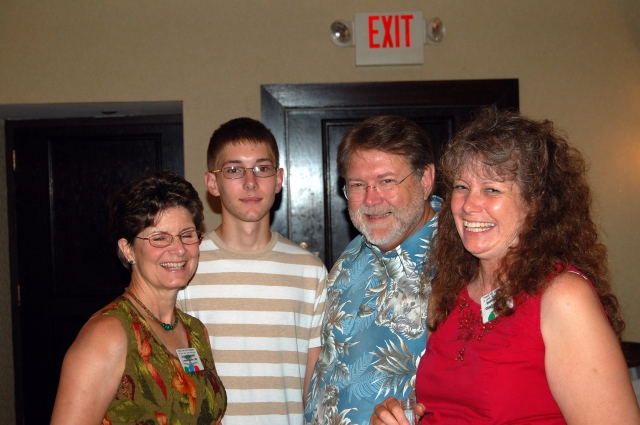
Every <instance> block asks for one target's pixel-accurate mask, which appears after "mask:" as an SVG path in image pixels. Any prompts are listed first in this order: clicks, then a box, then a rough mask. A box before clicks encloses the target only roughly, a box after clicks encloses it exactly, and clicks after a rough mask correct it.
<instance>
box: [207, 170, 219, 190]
mask: <svg viewBox="0 0 640 425" xmlns="http://www.w3.org/2000/svg"><path fill="white" fill-rule="evenodd" d="M204 184H205V185H206V186H207V190H208V191H209V193H210V194H212V195H213V196H220V191H219V190H218V180H216V174H215V173H210V172H209V171H207V172H206V173H204Z"/></svg>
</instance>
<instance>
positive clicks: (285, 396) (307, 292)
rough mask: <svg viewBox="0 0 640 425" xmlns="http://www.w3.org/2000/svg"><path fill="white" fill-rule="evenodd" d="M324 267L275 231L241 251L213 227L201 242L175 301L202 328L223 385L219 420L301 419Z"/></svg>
mask: <svg viewBox="0 0 640 425" xmlns="http://www.w3.org/2000/svg"><path fill="white" fill-rule="evenodd" d="M326 276H327V271H326V269H325V267H324V265H323V264H322V262H321V261H320V260H319V259H318V258H317V257H316V256H314V255H312V254H310V253H309V252H308V251H306V250H303V249H302V248H300V247H299V246H297V245H296V244H294V243H293V242H291V241H289V240H287V239H285V238H283V237H282V236H280V235H278V234H277V233H273V234H272V239H271V241H270V242H269V244H267V246H265V247H263V248H261V249H259V250H256V251H249V252H240V251H237V250H234V249H232V248H230V247H228V246H226V245H225V244H224V243H223V242H222V241H221V240H220V239H219V238H218V236H217V235H216V234H215V233H214V232H211V234H210V235H208V236H207V237H205V239H204V240H203V241H202V244H201V245H200V262H199V265H198V271H197V273H196V276H195V277H194V278H193V280H192V281H191V283H190V284H189V286H188V287H187V288H186V289H185V290H184V291H181V292H180V293H179V294H178V307H179V308H181V309H182V310H185V311H186V312H188V313H189V314H192V315H193V316H196V317H197V318H199V319H200V320H201V321H202V322H203V323H204V324H205V325H206V327H207V330H208V332H209V335H210V342H211V347H212V351H213V357H214V361H215V362H216V368H217V371H218V375H219V376H220V378H221V379H222V382H223V384H224V386H225V388H226V390H227V400H228V407H227V413H226V414H225V417H224V419H223V424H224V425H234V424H243V425H246V424H251V423H256V424H258V423H259V424H265V423H268V424H275V425H278V424H283V425H285V424H286V425H294V424H295V425H299V424H301V423H302V413H303V408H302V386H303V384H304V376H305V371H306V364H307V352H308V350H309V348H313V347H319V346H320V332H321V324H322V316H323V311H324V302H325V299H326V288H325V286H326Z"/></svg>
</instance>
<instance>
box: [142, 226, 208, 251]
mask: <svg viewBox="0 0 640 425" xmlns="http://www.w3.org/2000/svg"><path fill="white" fill-rule="evenodd" d="M175 236H176V237H177V238H179V239H180V242H182V243H183V244H184V245H194V244H197V243H198V242H200V239H202V232H199V231H197V230H185V231H184V232H182V233H180V234H179V235H175ZM136 238H138V239H146V240H148V241H149V243H150V244H151V246H153V247H155V248H166V247H168V246H169V245H171V244H172V243H173V235H170V234H168V233H165V232H158V233H153V234H152V235H150V236H149V237H146V238H141V237H140V236H136Z"/></svg>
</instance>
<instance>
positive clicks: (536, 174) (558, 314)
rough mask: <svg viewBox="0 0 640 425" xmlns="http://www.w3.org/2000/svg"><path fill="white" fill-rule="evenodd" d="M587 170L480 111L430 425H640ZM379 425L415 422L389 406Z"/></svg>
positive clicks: (516, 118)
mask: <svg viewBox="0 0 640 425" xmlns="http://www.w3.org/2000/svg"><path fill="white" fill-rule="evenodd" d="M586 168H587V167H586V165H585V161H584V159H583V157H582V155H581V154H580V153H579V152H578V151H577V150H576V149H574V148H572V147H570V146H569V145H568V144H567V142H566V140H564V138H562V137H561V136H560V135H558V133H557V132H556V131H555V130H554V128H553V124H552V123H551V122H549V121H534V120H530V119H527V118H525V117H523V116H521V115H519V114H517V113H514V112H497V111H495V110H493V109H486V110H483V111H481V112H480V113H479V115H478V117H477V118H476V120H475V121H473V122H472V123H470V124H469V125H467V126H466V127H465V128H464V129H463V130H462V131H461V132H460V133H459V134H458V135H456V136H455V137H454V139H453V140H452V142H451V143H450V144H449V145H448V146H447V149H446V152H445V153H444V155H443V157H442V176H443V182H444V188H445V191H446V194H445V203H444V205H443V207H442V209H441V211H440V217H439V227H438V233H437V236H436V238H435V242H434V243H435V247H434V250H433V251H432V257H431V266H432V267H434V270H435V276H434V278H433V280H432V282H431V284H432V293H431V297H430V300H429V316H428V317H429V319H428V321H429V329H430V331H431V334H430V336H429V340H428V343H427V351H426V353H425V354H424V356H422V359H421V362H420V365H419V368H418V373H417V378H416V379H417V383H416V390H417V396H418V401H419V403H420V404H418V406H417V407H416V409H415V410H416V413H417V415H418V416H423V420H422V423H430V424H431V423H438V424H439V423H446V424H455V423H473V424H507V423H536V424H565V423H570V424H590V423H594V424H595V423H598V424H601V423H615V424H631V423H633V424H639V423H640V410H639V409H638V403H637V401H636V398H635V395H634V393H633V388H632V386H631V381H630V379H629V374H628V371H627V367H626V363H625V360H624V357H623V355H622V350H621V348H620V344H619V338H620V334H621V332H622V330H623V329H624V322H623V321H622V320H621V318H620V314H619V311H618V302H617V300H616V297H615V296H614V295H613V293H612V291H611V284H610V281H609V273H608V269H607V250H606V248H605V246H604V245H602V243H600V242H599V240H598V231H597V228H596V225H595V223H594V222H593V219H592V217H591V211H590V205H591V193H590V189H589V185H588V184H587V179H586ZM425 413H426V415H425ZM371 423H372V424H382V423H384V424H389V425H391V424H406V423H407V422H406V420H405V419H404V416H403V415H402V412H401V408H400V407H399V404H398V402H397V400H394V399H387V400H386V401H385V402H384V403H382V404H380V405H378V406H376V409H375V413H374V415H373V416H372V418H371Z"/></svg>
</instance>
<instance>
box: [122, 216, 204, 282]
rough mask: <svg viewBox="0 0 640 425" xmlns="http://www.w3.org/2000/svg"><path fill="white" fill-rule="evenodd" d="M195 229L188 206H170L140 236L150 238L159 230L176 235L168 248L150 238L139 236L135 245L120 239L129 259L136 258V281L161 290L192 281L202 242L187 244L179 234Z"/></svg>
mask: <svg viewBox="0 0 640 425" xmlns="http://www.w3.org/2000/svg"><path fill="white" fill-rule="evenodd" d="M185 230H195V225H194V224H193V220H192V219H191V215H190V214H189V211H188V210H187V209H186V208H181V207H178V208H170V209H167V210H164V211H162V212H160V213H159V215H158V217H157V219H156V223H155V225H154V226H150V227H147V228H146V229H144V230H143V231H142V232H140V234H139V235H138V237H141V238H148V237H150V236H153V235H154V234H155V233H157V232H164V233H168V234H170V235H172V236H173V242H172V243H171V245H169V246H168V247H166V248H156V247H153V246H151V244H150V243H149V241H148V240H144V239H138V238H136V239H135V240H134V242H133V244H132V245H129V244H128V243H127V240H126V239H124V238H123V239H120V240H119V241H118V246H119V247H120V249H121V250H122V252H123V253H124V255H125V257H126V258H127V259H128V260H133V267H132V278H131V280H132V281H136V282H140V283H145V284H147V285H149V286H152V287H154V288H157V289H180V288H183V287H185V286H186V285H187V283H189V281H190V280H191V278H192V277H193V275H194V274H195V273H196V269H197V267H198V257H199V255H200V246H199V244H197V243H196V244H193V245H184V244H183V243H182V242H181V241H180V238H178V237H177V236H176V235H179V234H180V233H182V232H184V231H185Z"/></svg>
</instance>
